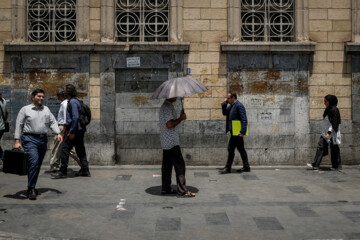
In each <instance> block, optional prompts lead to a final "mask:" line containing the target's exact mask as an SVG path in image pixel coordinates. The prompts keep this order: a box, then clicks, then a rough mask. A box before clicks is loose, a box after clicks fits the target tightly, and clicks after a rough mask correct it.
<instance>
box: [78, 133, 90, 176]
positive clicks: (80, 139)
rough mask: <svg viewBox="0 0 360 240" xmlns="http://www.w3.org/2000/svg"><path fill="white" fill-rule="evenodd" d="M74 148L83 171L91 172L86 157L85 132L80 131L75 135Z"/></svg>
mask: <svg viewBox="0 0 360 240" xmlns="http://www.w3.org/2000/svg"><path fill="white" fill-rule="evenodd" d="M74 146H75V150H76V154H77V156H78V158H79V159H80V162H81V166H82V168H81V169H82V170H83V171H89V163H88V161H87V157H86V150H85V145H84V132H83V131H78V132H76V133H75V139H74Z"/></svg>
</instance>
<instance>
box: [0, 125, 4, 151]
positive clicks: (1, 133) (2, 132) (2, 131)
mask: <svg viewBox="0 0 360 240" xmlns="http://www.w3.org/2000/svg"><path fill="white" fill-rule="evenodd" d="M4 132H5V129H4V130H0V140H1V138H2V136H3V134H4ZM2 155H3V150H2V148H1V146H0V158H2Z"/></svg>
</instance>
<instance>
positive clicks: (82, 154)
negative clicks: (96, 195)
mask: <svg viewBox="0 0 360 240" xmlns="http://www.w3.org/2000/svg"><path fill="white" fill-rule="evenodd" d="M84 134H85V132H83V131H77V132H75V138H74V139H73V140H70V138H69V137H68V136H66V137H65V139H64V141H65V142H64V146H63V148H62V151H61V157H60V159H61V167H60V171H61V172H63V173H66V172H67V167H68V163H69V156H70V151H71V149H72V148H73V147H75V150H76V155H77V156H78V158H79V159H80V163H81V169H83V170H89V163H88V161H87V158H86V151H85V145H84Z"/></svg>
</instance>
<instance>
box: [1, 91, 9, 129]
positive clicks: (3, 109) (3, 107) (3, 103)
mask: <svg viewBox="0 0 360 240" xmlns="http://www.w3.org/2000/svg"><path fill="white" fill-rule="evenodd" d="M0 107H1V109H2V111H3V113H4V117H6V112H7V109H6V100H5V99H4V98H3V99H2V101H0ZM4 129H5V124H4V119H3V116H2V114H1V111H0V130H4Z"/></svg>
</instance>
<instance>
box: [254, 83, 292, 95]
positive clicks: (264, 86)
mask: <svg viewBox="0 0 360 240" xmlns="http://www.w3.org/2000/svg"><path fill="white" fill-rule="evenodd" d="M292 91H293V86H292V85H291V84H286V83H279V84H277V83H270V82H265V81H264V82H254V83H249V92H250V93H252V94H282V95H287V94H290V93H291V92H292Z"/></svg>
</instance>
